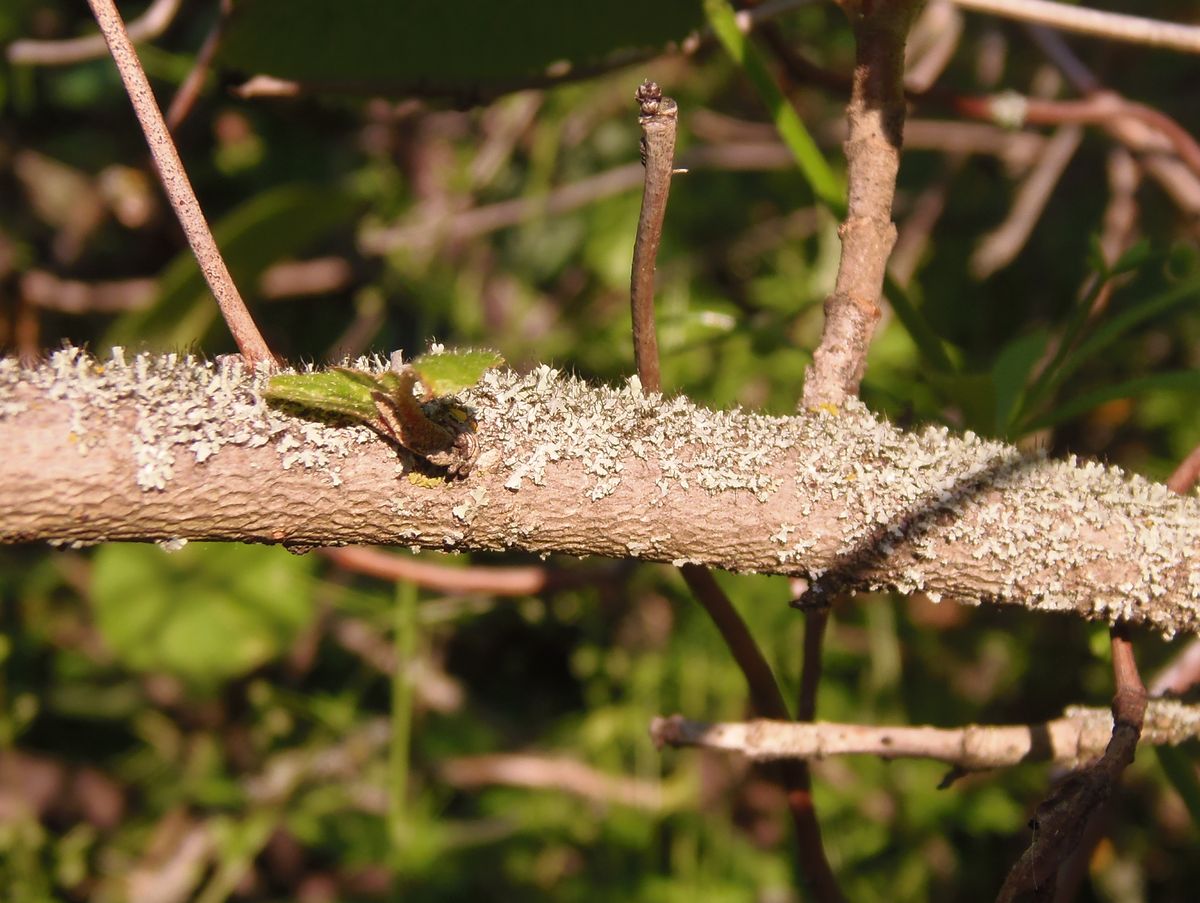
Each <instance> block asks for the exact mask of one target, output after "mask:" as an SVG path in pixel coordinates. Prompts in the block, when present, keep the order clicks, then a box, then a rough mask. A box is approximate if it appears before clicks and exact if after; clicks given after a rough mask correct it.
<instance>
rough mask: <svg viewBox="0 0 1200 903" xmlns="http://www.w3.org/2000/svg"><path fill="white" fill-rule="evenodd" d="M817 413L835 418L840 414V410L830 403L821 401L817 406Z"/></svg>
mask: <svg viewBox="0 0 1200 903" xmlns="http://www.w3.org/2000/svg"><path fill="white" fill-rule="evenodd" d="M817 410H818V411H824V412H825V413H826V414H828V415H829V416H830V417H836V416H837V415H838V414H840V413H841V410H840V409H839V408H838V406H837V405H835V404H834V403H833V402H832V401H823V402H821V403H820V404H819V405H817Z"/></svg>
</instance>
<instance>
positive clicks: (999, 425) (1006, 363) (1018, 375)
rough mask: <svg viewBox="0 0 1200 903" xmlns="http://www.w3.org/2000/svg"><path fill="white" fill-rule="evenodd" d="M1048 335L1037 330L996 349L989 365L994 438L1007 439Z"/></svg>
mask: <svg viewBox="0 0 1200 903" xmlns="http://www.w3.org/2000/svg"><path fill="white" fill-rule="evenodd" d="M1049 340H1050V335H1049V333H1047V332H1046V330H1044V329H1039V330H1038V331H1037V332H1035V333H1032V334H1031V335H1027V336H1022V337H1021V338H1019V339H1015V340H1013V341H1011V342H1009V343H1008V344H1007V345H1005V346H1004V347H1003V348H1002V349H1000V354H999V355H997V356H996V360H995V363H993V364H992V390H993V405H992V412H993V416H994V426H993V428H994V430H995V435H997V436H1006V435H1008V431H1009V427H1010V426H1012V423H1013V420H1014V419H1015V418H1016V414H1017V409H1018V403H1019V402H1020V400H1021V396H1022V395H1023V394H1024V392H1025V385H1026V383H1027V382H1028V381H1029V373H1030V371H1031V370H1032V369H1033V366H1034V364H1036V363H1037V362H1038V360H1039V359H1040V358H1041V356H1042V354H1043V353H1044V352H1045V350H1046V343H1047V342H1048V341H1049Z"/></svg>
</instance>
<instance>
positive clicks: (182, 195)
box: [88, 0, 274, 366]
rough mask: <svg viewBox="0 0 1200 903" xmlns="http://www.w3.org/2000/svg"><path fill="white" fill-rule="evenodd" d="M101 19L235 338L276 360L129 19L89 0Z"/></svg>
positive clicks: (260, 357)
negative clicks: (190, 173) (224, 250)
mask: <svg viewBox="0 0 1200 903" xmlns="http://www.w3.org/2000/svg"><path fill="white" fill-rule="evenodd" d="M88 4H89V5H90V6H91V8H92V13H93V15H95V17H96V22H97V23H98V24H99V25H100V30H101V32H103V34H104V40H105V41H106V42H107V44H108V48H109V52H110V53H111V54H112V58H113V62H115V63H116V65H117V71H118V72H120V74H121V81H122V82H123V83H124V84H125V90H126V92H128V94H129V99H130V102H131V103H132V104H133V110H134V113H136V114H137V118H138V122H139V123H141V126H142V131H143V132H144V133H145V135H146V142H147V144H148V145H149V147H150V155H151V157H153V159H154V165H155V168H156V169H157V170H158V175H159V179H160V180H161V181H162V184H163V188H164V189H165V190H166V193H167V197H168V199H169V200H170V201H171V206H172V208H174V210H175V215H176V216H177V217H178V218H179V224H180V225H181V226H182V227H183V231H184V234H185V235H186V236H187V240H188V244H189V245H191V248H192V252H193V253H194V254H195V255H196V261H197V263H199V264H200V270H201V272H203V274H204V279H205V281H206V282H207V283H208V286H209V288H210V289H211V290H212V293H213V295H214V296H215V297H216V299H217V304H218V306H219V307H220V308H221V315H222V316H223V317H224V318H225V322H226V323H227V324H228V325H229V331H230V332H231V333H233V338H234V341H235V342H236V343H237V346H238V350H239V351H241V353H242V357H243V358H245V360H246V362H247V363H248V364H250V365H251V366H253V365H255V364H257V363H260V362H261V363H270V362H272V361H273V360H274V358H273V356H272V355H271V351H270V349H269V348H268V347H267V343H266V342H265V341H264V340H263V337H262V334H261V333H260V332H259V331H258V327H257V326H256V325H255V324H254V319H253V318H252V317H251V316H250V311H249V310H247V309H246V303H245V302H244V301H243V300H242V296H241V294H240V293H239V292H238V289H237V286H236V285H234V283H233V277H232V276H230V275H229V269H228V268H227V267H226V266H225V260H224V259H223V258H222V257H221V252H220V249H218V248H217V243H216V241H215V240H214V239H213V236H212V232H211V231H210V230H209V228H208V222H207V221H206V220H205V218H204V212H203V211H202V210H201V209H200V202H199V201H198V200H197V199H196V193H195V192H194V191H193V190H192V185H191V182H190V181H189V180H188V177H187V172H186V171H185V170H184V168H183V161H182V160H180V159H179V151H178V150H177V149H176V148H175V143H174V142H173V141H172V140H171V134H170V132H169V131H168V130H167V124H166V122H164V121H163V117H162V112H161V111H160V110H159V108H158V103H157V102H156V101H155V99H154V93H153V92H152V91H151V90H150V82H149V81H147V79H146V73H145V72H144V71H143V70H142V66H141V63H139V62H138V58H137V51H135V50H134V48H133V44H132V43H131V42H130V40H129V35H128V34H127V33H126V31H125V24H124V22H123V21H122V20H121V15H120V13H118V12H117V8H116V6H115V5H114V4H113V2H112V0H88Z"/></svg>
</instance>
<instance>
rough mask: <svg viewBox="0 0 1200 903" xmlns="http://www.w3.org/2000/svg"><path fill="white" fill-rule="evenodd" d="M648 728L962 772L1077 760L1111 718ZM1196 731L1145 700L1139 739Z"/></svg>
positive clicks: (1081, 715)
mask: <svg viewBox="0 0 1200 903" xmlns="http://www.w3.org/2000/svg"><path fill="white" fill-rule="evenodd" d="M650 733H651V736H652V737H653V738H654V740H655V742H657V743H659V744H663V745H669V746H696V747H701V748H704V749H715V750H724V751H726V752H736V753H738V754H740V755H744V756H746V758H748V759H752V760H754V761H756V762H774V761H780V760H784V759H809V760H811V759H829V758H833V757H835V756H876V757H878V758H882V759H930V760H933V761H935V762H943V763H945V764H946V765H949V766H952V767H953V768H954V769H955V773H961V772H970V771H984V770H988V769H993V768H1011V767H1013V766H1016V765H1023V764H1026V763H1033V762H1048V763H1051V764H1054V765H1058V766H1062V767H1069V768H1075V767H1078V766H1079V765H1081V764H1085V763H1087V762H1090V761H1093V760H1095V759H1096V758H1097V757H1098V756H1100V755H1101V754H1102V753H1103V752H1104V750H1105V748H1106V747H1107V745H1108V744H1109V743H1110V742H1111V738H1112V733H1113V717H1112V711H1111V710H1110V709H1105V708H1100V707H1083V706H1073V707H1071V708H1068V709H1067V710H1066V712H1065V713H1064V714H1063V717H1061V718H1055V719H1053V720H1051V721H1044V722H1037V723H1033V724H1015V725H1006V724H1000V725H997V724H968V725H963V726H962V727H956V728H939V727H928V726H924V725H916V726H909V727H905V726H893V725H873V724H839V723H835V722H829V721H814V722H810V723H796V722H792V721H781V720H766V719H762V720H754V721H736V722H724V723H712V724H710V723H705V722H702V721H692V720H689V719H687V718H684V717H683V716H681V715H672V716H670V717H668V718H657V719H655V721H654V723H653V725H652V726H651V729H650ZM1198 737H1200V706H1195V705H1184V704H1183V703H1180V702H1177V701H1175V700H1167V699H1155V700H1151V701H1150V702H1149V703H1148V704H1147V708H1146V715H1145V728H1144V731H1143V733H1142V736H1141V742H1142V743H1144V744H1147V745H1153V746H1163V745H1171V746H1174V745H1177V744H1179V743H1184V742H1186V741H1189V740H1193V739H1196V738H1198Z"/></svg>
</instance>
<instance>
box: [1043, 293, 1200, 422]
mask: <svg viewBox="0 0 1200 903" xmlns="http://www.w3.org/2000/svg"><path fill="white" fill-rule="evenodd" d="M1198 297H1200V279H1194V278H1193V279H1190V280H1188V281H1187V282H1183V283H1180V284H1179V285H1176V286H1175V287H1174V288H1172V289H1169V290H1168V291H1165V292H1162V293H1160V294H1157V295H1151V296H1150V297H1148V298H1141V299H1138V300H1136V301H1134V302H1133V303H1132V305H1130V306H1129V307H1127V308H1125V309H1124V310H1122V311H1121V312H1120V313H1117V314H1116V315H1115V316H1112V317H1110V318H1109V319H1107V320H1105V321H1104V322H1103V323H1102V324H1101V325H1100V326H1099V327H1098V328H1097V329H1096V331H1095V332H1094V333H1093V334H1092V336H1091V337H1090V338H1088V339H1086V340H1085V341H1083V342H1081V343H1080V344H1079V345H1078V346H1077V347H1075V348H1074V350H1064V351H1063V352H1060V354H1059V355H1057V356H1056V359H1055V362H1054V363H1052V364H1051V366H1050V367H1049V368H1047V371H1046V373H1045V374H1043V378H1041V379H1039V380H1038V382H1037V383H1036V384H1035V386H1034V387H1033V388H1032V389H1031V390H1030V392H1029V396H1028V397H1029V401H1030V403H1031V404H1036V403H1037V402H1040V401H1041V400H1042V399H1043V398H1045V397H1046V396H1048V395H1049V394H1050V392H1051V391H1053V390H1054V389H1055V388H1056V387H1057V386H1060V385H1062V383H1063V382H1064V381H1065V380H1066V379H1067V378H1068V377H1069V376H1070V375H1071V374H1072V373H1074V372H1075V371H1076V370H1078V369H1079V368H1080V367H1081V366H1083V364H1084V363H1086V362H1087V361H1088V360H1089V359H1091V358H1093V357H1095V356H1096V355H1097V354H1099V353H1100V352H1102V351H1104V350H1105V349H1106V348H1108V346H1109V345H1111V344H1113V343H1114V342H1116V341H1117V340H1118V339H1119V338H1121V336H1123V335H1125V334H1126V333H1127V332H1129V331H1130V330H1132V329H1133V328H1134V327H1135V326H1138V325H1139V324H1141V323H1143V322H1145V321H1146V320H1149V319H1151V318H1153V317H1156V316H1158V315H1160V314H1163V313H1166V312H1167V311H1168V310H1170V309H1171V308H1172V307H1175V306H1176V305H1179V304H1182V303H1183V302H1185V301H1189V300H1197V298H1198ZM1090 307H1091V305H1090V303H1089V304H1088V305H1087V309H1090ZM1079 328H1080V329H1082V320H1081V321H1080V327H1079ZM1075 332H1076V330H1074V329H1069V330H1068V340H1069V339H1070V338H1071V337H1072V336H1073V335H1074V333H1075ZM1067 347H1069V346H1067V344H1066V341H1064V349H1066V348H1067ZM1060 360H1061V363H1059V361H1060Z"/></svg>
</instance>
